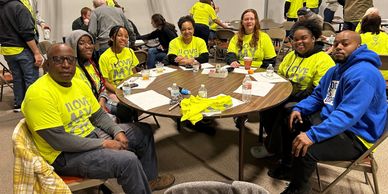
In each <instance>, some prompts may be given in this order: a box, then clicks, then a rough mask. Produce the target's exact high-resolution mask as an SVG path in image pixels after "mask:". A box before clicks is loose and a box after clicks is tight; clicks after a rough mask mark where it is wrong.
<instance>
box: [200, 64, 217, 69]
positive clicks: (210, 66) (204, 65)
mask: <svg viewBox="0 0 388 194" xmlns="http://www.w3.org/2000/svg"><path fill="white" fill-rule="evenodd" d="M201 68H202V69H206V68H214V65H212V64H210V63H202V64H201Z"/></svg>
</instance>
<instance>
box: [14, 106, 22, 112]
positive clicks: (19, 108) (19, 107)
mask: <svg viewBox="0 0 388 194" xmlns="http://www.w3.org/2000/svg"><path fill="white" fill-rule="evenodd" d="M20 111H21V106H20V105H14V106H13V112H20Z"/></svg>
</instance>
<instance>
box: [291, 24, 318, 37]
mask: <svg viewBox="0 0 388 194" xmlns="http://www.w3.org/2000/svg"><path fill="white" fill-rule="evenodd" d="M297 30H308V31H309V32H310V33H311V34H312V35H313V36H314V38H315V39H318V38H319V37H320V36H321V35H322V26H320V25H318V24H317V23H316V22H315V21H313V20H303V21H297V22H296V23H295V24H294V26H293V27H292V30H291V34H290V37H291V38H292V37H294V33H295V32H296V31H297Z"/></svg>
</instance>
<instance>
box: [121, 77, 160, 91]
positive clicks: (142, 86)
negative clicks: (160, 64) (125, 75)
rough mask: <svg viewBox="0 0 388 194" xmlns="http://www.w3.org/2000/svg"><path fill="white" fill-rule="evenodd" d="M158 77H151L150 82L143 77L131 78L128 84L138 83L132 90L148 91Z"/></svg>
mask: <svg viewBox="0 0 388 194" xmlns="http://www.w3.org/2000/svg"><path fill="white" fill-rule="evenodd" d="M155 79H156V77H150V78H149V79H148V80H143V78H142V77H131V78H129V79H128V80H126V82H128V83H130V84H131V83H136V84H137V85H138V86H136V87H134V88H132V89H146V88H147V87H148V86H149V85H150V84H151V83H152V82H153V81H154V80H155ZM123 84H124V82H123V83H122V84H120V85H119V86H117V88H121V87H122V86H123Z"/></svg>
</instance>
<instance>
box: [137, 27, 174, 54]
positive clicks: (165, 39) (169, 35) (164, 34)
mask: <svg viewBox="0 0 388 194" xmlns="http://www.w3.org/2000/svg"><path fill="white" fill-rule="evenodd" d="M177 36H178V35H177V33H176V32H175V30H173V29H171V28H169V27H168V26H167V25H165V26H163V28H162V29H161V30H159V29H156V30H154V31H153V32H151V33H150V34H146V35H144V36H141V37H140V39H143V40H150V39H155V38H158V39H159V42H160V45H162V47H163V49H164V51H165V52H166V53H167V51H168V45H169V44H170V41H171V40H172V39H174V38H176V37H177Z"/></svg>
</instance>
